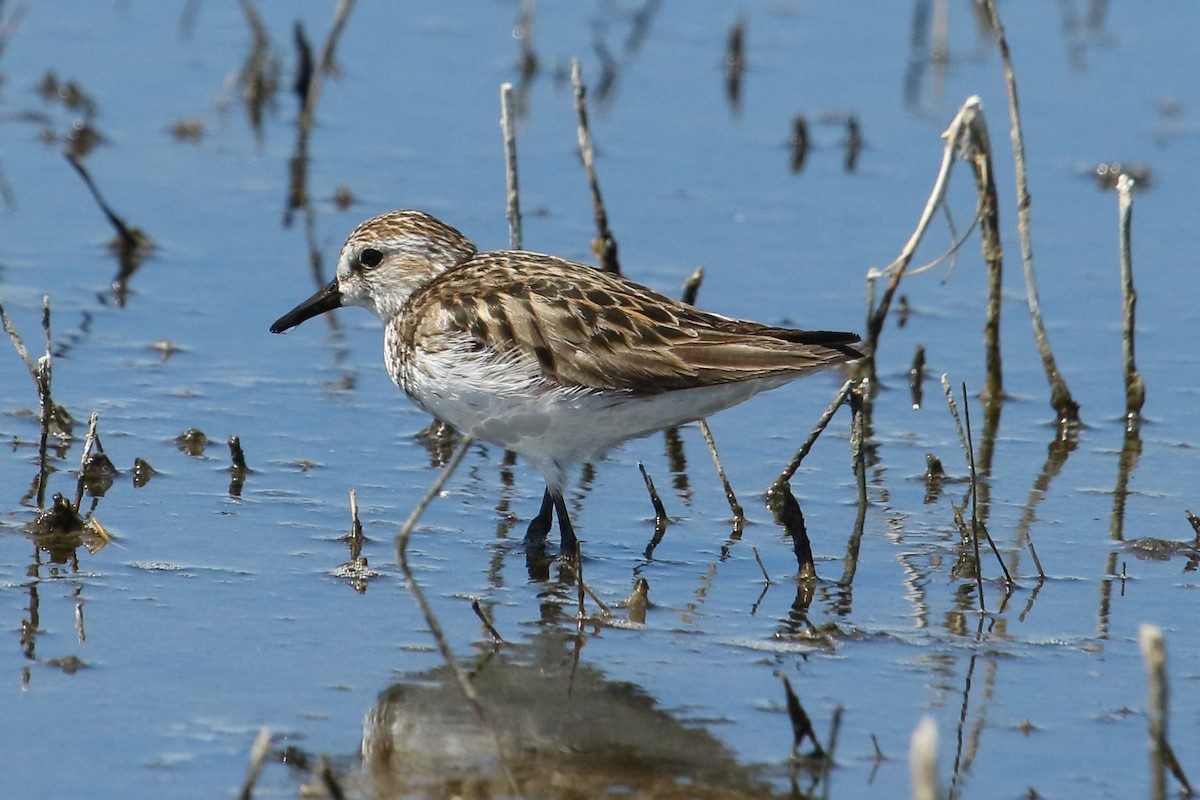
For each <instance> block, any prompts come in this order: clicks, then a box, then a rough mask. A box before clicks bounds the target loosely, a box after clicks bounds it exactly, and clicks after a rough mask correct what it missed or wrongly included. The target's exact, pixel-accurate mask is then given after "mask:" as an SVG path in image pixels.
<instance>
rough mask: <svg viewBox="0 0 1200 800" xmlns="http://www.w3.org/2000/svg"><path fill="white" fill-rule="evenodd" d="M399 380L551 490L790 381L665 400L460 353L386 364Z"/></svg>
mask: <svg viewBox="0 0 1200 800" xmlns="http://www.w3.org/2000/svg"><path fill="white" fill-rule="evenodd" d="M388 367H389V372H390V373H391V374H392V377H393V380H395V382H396V383H397V384H398V385H399V386H400V387H401V388H402V389H404V391H405V392H406V393H407V394H408V396H409V397H410V398H412V400H413V401H414V402H415V403H416V404H417V405H419V406H420V407H421V408H423V409H424V410H425V411H428V412H429V413H430V414H433V415H434V416H436V417H438V418H439V419H442V420H444V421H445V422H448V423H449V424H451V425H453V426H454V427H456V428H458V429H459V430H461V431H464V432H467V433H470V434H472V435H473V436H475V437H477V438H479V439H482V440H483V441H486V442H490V443H492V444H495V445H498V446H500V447H504V448H506V449H508V450H512V451H513V452H515V453H518V454H520V455H521V456H523V457H525V459H526V460H527V461H529V463H530V464H531V465H532V466H533V467H534V468H535V469H537V470H538V471H540V472H541V473H542V474H543V476H545V477H546V479H547V482H549V483H558V484H560V485H561V483H562V481H563V480H564V479H565V471H566V468H567V467H569V466H570V465H571V464H573V463H577V462H581V461H588V460H591V459H593V458H595V457H596V456H598V455H600V454H601V453H603V452H604V451H605V450H607V449H608V448H610V447H613V446H615V445H617V444H620V443H621V442H624V441H626V440H628V439H633V438H637V437H639V436H645V435H647V434H650V433H653V432H655V431H659V430H662V429H663V428H669V427H672V426H675V425H682V424H684V423H686V422H691V421H693V420H697V419H701V418H703V417H707V416H708V415H710V414H713V413H715V412H717V411H720V410H721V409H724V408H728V407H730V406H733V405H736V404H738V403H740V402H742V401H743V400H746V399H747V398H749V397H751V396H753V395H755V394H757V393H758V392H761V391H764V390H766V389H771V388H774V387H776V386H781V385H782V384H784V383H787V382H788V381H790V380H791V379H792V378H793V377H795V376H792V375H788V376H782V377H775V378H764V379H759V380H751V381H741V382H737V383H729V384H721V385H717V386H705V387H698V388H694V389H679V390H675V391H670V392H662V393H660V394H653V395H645V394H634V393H632V392H627V391H614V390H595V389H585V388H580V387H564V386H560V385H558V384H555V383H553V382H552V381H548V380H546V379H544V378H542V376H541V374H540V372H538V371H537V370H536V369H534V368H533V366H532V365H530V364H526V363H522V362H519V361H515V360H503V361H499V360H497V359H495V357H493V356H487V355H485V354H480V353H474V352H464V351H462V350H455V351H443V352H440V353H427V352H426V353H421V354H419V355H417V356H416V357H413V358H410V359H408V360H407V361H406V362H405V363H392V362H391V360H389V363H388Z"/></svg>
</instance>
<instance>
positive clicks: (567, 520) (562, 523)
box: [543, 494, 579, 558]
mask: <svg viewBox="0 0 1200 800" xmlns="http://www.w3.org/2000/svg"><path fill="white" fill-rule="evenodd" d="M543 502H544V501H543ZM554 510H555V511H557V512H558V532H559V535H560V536H561V539H560V540H559V541H560V542H561V544H562V552H563V553H565V554H566V555H568V556H570V557H571V558H574V557H575V548H576V547H577V546H578V545H579V540H578V539H576V538H575V527H574V526H573V525H572V524H571V516H570V514H568V513H567V503H566V501H565V500H563V497H562V495H561V494H556V495H554Z"/></svg>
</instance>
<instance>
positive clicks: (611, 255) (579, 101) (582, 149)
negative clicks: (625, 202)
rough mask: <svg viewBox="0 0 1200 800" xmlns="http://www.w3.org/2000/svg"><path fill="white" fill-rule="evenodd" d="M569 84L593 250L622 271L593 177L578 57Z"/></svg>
mask: <svg viewBox="0 0 1200 800" xmlns="http://www.w3.org/2000/svg"><path fill="white" fill-rule="evenodd" d="M571 85H573V86H574V87H575V115H576V116H577V117H578V118H579V155H580V156H581V157H582V158H583V168H584V171H586V172H587V179H588V185H589V186H590V187H591V190H592V212H593V214H594V216H595V218H596V238H595V239H594V240H592V250H593V251H594V252H595V253H596V258H598V259H600V268H601V269H602V270H604V271H605V272H610V273H612V274H613V275H620V274H621V265H620V263H618V262H617V240H616V239H614V238H613V235H612V231H611V230H609V227H608V213H607V212H606V211H605V210H604V199H603V198H602V197H601V196H600V183H599V182H598V181H597V180H596V164H595V150H594V148H593V147H592V132H591V130H590V129H589V128H588V115H587V87H586V86H584V85H583V71H582V70H581V69H580V68H579V59H577V58H573V59H571Z"/></svg>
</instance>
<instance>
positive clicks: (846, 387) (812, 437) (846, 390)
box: [768, 378, 856, 492]
mask: <svg viewBox="0 0 1200 800" xmlns="http://www.w3.org/2000/svg"><path fill="white" fill-rule="evenodd" d="M855 382H856V379H855V378H850V379H848V380H847V381H846V382H845V383H843V384H842V388H841V389H838V392H837V394H836V395H834V398H833V402H832V403H830V404H829V407H828V408H826V409H825V413H824V414H822V415H821V418H820V419H818V420H817V424H816V425H815V426H814V427H813V429H812V433H810V434H809V435H808V438H807V439H805V440H804V444H802V445H800V449H799V450H797V451H796V455H794V456H792V460H791V461H789V462H788V463H787V466H786V467H784V468H783V471H782V472H780V473H779V477H777V478H776V479H775V481H774V483H772V484H771V485H772V486H776V485H778V484H780V483H785V482H787V481H790V480H791V479H792V476H793V475H795V474H796V470H798V469H799V468H800V462H801V461H803V460H804V457H805V456H807V455H808V453H809V451H810V450H812V448H813V445H814V444H816V441H817V437H819V436H820V435H821V433H822V432H824V430H825V428H826V426H828V425H829V421H830V420H831V419H833V415H834V414H836V413H837V410H838V409H839V408H840V407H841V405H842V404H843V403H845V402H846V401H847V400H848V399H849V397H850V391H851V389H852V388H853V387H854V384H855ZM769 491H770V490H769V489H768V492H769Z"/></svg>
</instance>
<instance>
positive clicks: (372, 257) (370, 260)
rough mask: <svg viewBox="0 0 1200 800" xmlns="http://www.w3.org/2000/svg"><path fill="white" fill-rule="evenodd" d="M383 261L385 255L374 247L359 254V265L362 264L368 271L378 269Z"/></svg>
mask: <svg viewBox="0 0 1200 800" xmlns="http://www.w3.org/2000/svg"><path fill="white" fill-rule="evenodd" d="M381 261H383V253H381V252H379V251H378V250H376V249H375V248H374V247H367V248H365V249H364V250H363V251H362V252H361V253H359V254H358V263H360V264H362V265H363V267H364V268H366V269H373V268H375V267H378V266H379V264H380V262H381Z"/></svg>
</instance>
